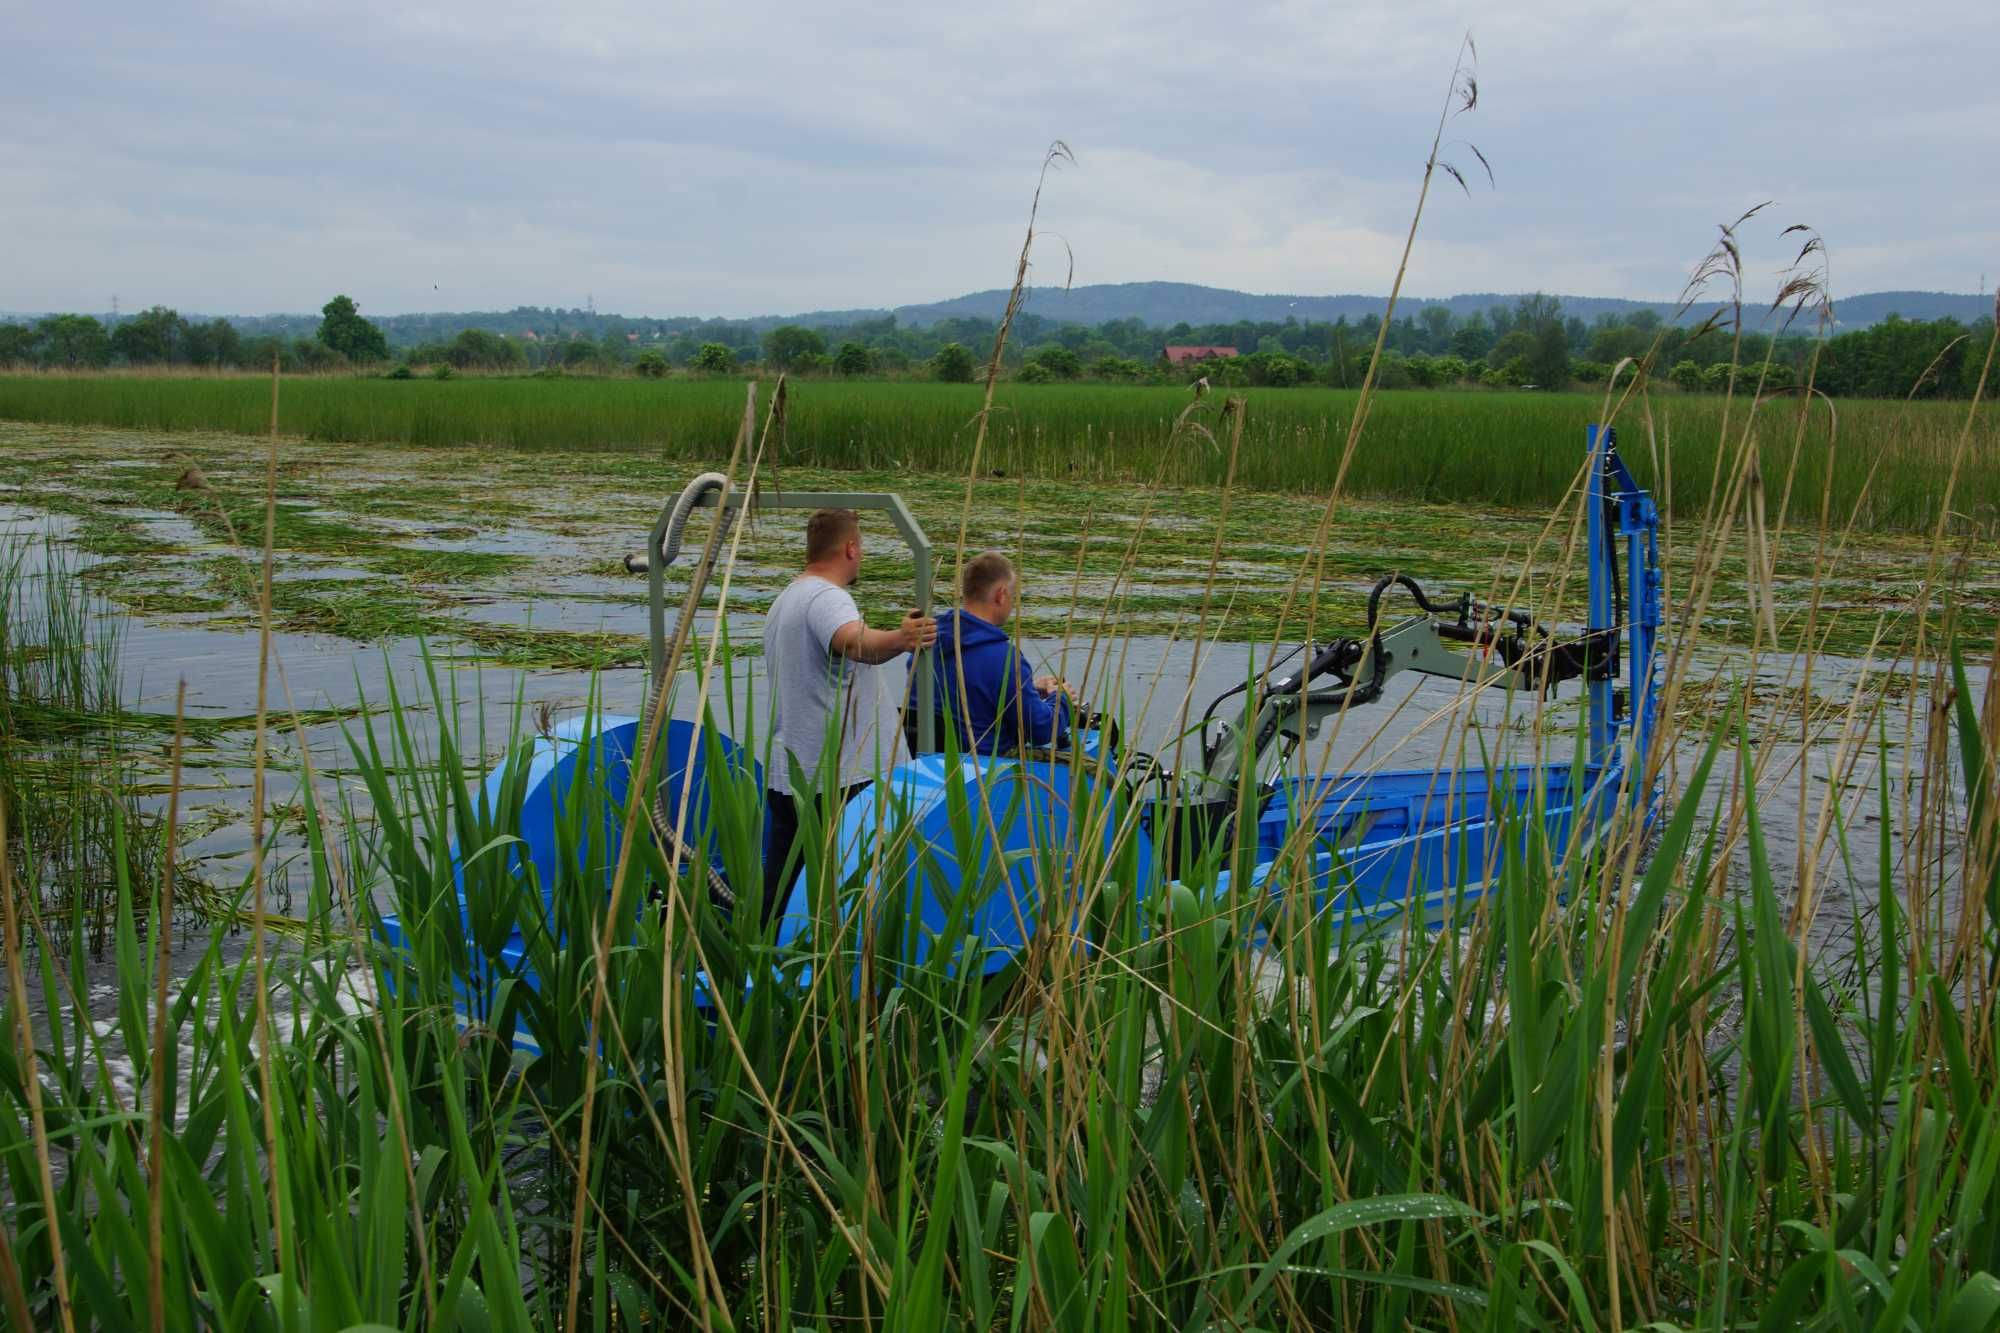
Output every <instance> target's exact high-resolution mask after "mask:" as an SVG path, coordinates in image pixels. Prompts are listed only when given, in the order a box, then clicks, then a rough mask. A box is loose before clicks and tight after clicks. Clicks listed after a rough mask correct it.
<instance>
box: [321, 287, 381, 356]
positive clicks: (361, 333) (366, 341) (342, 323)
mask: <svg viewBox="0 0 2000 1333" xmlns="http://www.w3.org/2000/svg"><path fill="white" fill-rule="evenodd" d="M320 314H321V315H322V316H324V318H322V319H321V320H320V322H319V335H318V338H319V341H320V342H321V343H323V344H325V345H326V346H327V347H329V348H331V349H332V350H334V351H335V352H338V353H339V354H340V355H341V356H343V357H345V358H346V359H347V360H349V361H352V362H355V363H357V364H365V363H367V362H372V361H387V360H388V359H389V340H388V339H387V338H385V337H383V336H382V330H381V329H379V328H377V327H375V325H373V324H371V323H369V322H368V321H367V320H365V319H363V318H362V317H361V310H360V307H358V306H356V305H355V304H354V300H353V298H352V297H348V296H336V297H334V298H333V299H332V300H331V301H328V302H327V303H326V304H325V305H324V306H322V307H320Z"/></svg>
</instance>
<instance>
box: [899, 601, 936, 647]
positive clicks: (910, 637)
mask: <svg viewBox="0 0 2000 1333" xmlns="http://www.w3.org/2000/svg"><path fill="white" fill-rule="evenodd" d="M896 633H898V634H899V635H901V636H902V640H903V651H904V652H906V653H914V652H916V651H918V650H919V649H922V648H928V647H930V646H931V645H932V644H934V643H936V642H937V621H935V620H932V619H931V618H930V617H929V616H927V615H925V614H924V613H923V612H921V611H911V612H910V613H909V614H908V615H906V616H904V617H903V623H902V624H901V625H898V626H897V627H896Z"/></svg>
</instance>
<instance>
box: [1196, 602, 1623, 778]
mask: <svg viewBox="0 0 2000 1333" xmlns="http://www.w3.org/2000/svg"><path fill="white" fill-rule="evenodd" d="M1398 587H1400V588H1402V589H1405V590H1407V591H1408V593H1409V594H1410V597H1411V598H1412V600H1414V601H1415V602H1416V604H1417V608H1418V614H1416V615H1413V616H1409V617H1407V618H1405V619H1403V620H1399V621H1396V622H1395V623H1393V624H1389V625H1386V626H1385V625H1383V624H1382V623H1381V620H1380V615H1381V608H1382V599H1383V595H1384V594H1385V593H1388V592H1390V591H1392V590H1393V589H1395V588H1398ZM1368 623H1369V626H1370V631H1369V633H1368V634H1366V635H1364V636H1362V637H1359V638H1342V639H1335V640H1334V641H1333V642H1331V643H1329V644H1326V645H1325V646H1323V647H1320V648H1318V649H1317V651H1315V652H1313V653H1312V654H1311V656H1310V657H1309V658H1308V660H1307V663H1306V665H1305V666H1304V668H1302V669H1301V670H1299V671H1298V672H1296V673H1293V674H1290V675H1286V676H1281V677H1278V678H1277V679H1274V680H1271V681H1270V682H1269V683H1268V684H1267V685H1266V686H1265V687H1264V689H1263V691H1262V693H1261V694H1260V695H1259V696H1258V702H1257V707H1256V709H1255V710H1254V711H1252V712H1250V713H1249V717H1248V720H1247V723H1246V722H1245V720H1244V719H1243V718H1242V717H1241V715H1239V716H1237V717H1234V718H1232V717H1226V716H1225V717H1222V718H1220V719H1219V720H1218V719H1217V717H1216V714H1217V711H1218V709H1219V708H1220V706H1221V705H1222V704H1223V703H1224V701H1225V700H1227V699H1229V698H1231V697H1234V696H1235V695H1237V694H1240V693H1242V688H1239V689H1237V690H1232V691H1230V692H1228V693H1226V694H1224V695H1222V696H1220V697H1219V698H1217V699H1216V701H1215V702H1214V703H1213V704H1211V705H1210V706H1209V710H1208V715H1207V716H1206V717H1204V719H1203V727H1202V771H1201V773H1200V774H1199V775H1198V776H1197V775H1192V774H1191V775H1188V777H1189V778H1191V779H1192V780H1193V783H1194V785H1195V786H1196V788H1197V789H1196V790H1195V791H1194V792H1191V793H1190V794H1191V795H1193V796H1194V798H1195V799H1196V800H1204V801H1210V800H1226V799H1228V798H1229V797H1230V795H1231V794H1232V793H1233V792H1234V791H1235V789H1236V785H1237V783H1238V781H1239V780H1240V779H1241V777H1242V772H1243V767H1244V765H1245V764H1246V763H1248V764H1250V765H1253V766H1254V772H1255V777H1256V779H1257V780H1258V781H1260V782H1261V781H1263V780H1264V779H1266V778H1267V777H1268V776H1269V774H1268V772H1267V770H1269V769H1271V768H1272V767H1274V766H1275V763H1276V761H1277V760H1278V759H1279V758H1280V757H1282V755H1283V754H1285V753H1288V752H1289V751H1290V750H1291V749H1293V748H1294V747H1296V746H1298V745H1299V744H1301V743H1302V742H1304V741H1306V740H1308V739H1310V738H1312V737H1315V736H1317V735H1318V734H1319V731H1320V727H1321V726H1322V724H1323V723H1324V722H1325V721H1326V719H1327V718H1329V717H1331V716H1334V715H1336V714H1338V713H1340V712H1341V711H1342V710H1344V709H1348V708H1353V707H1357V706H1359V705H1363V704H1370V703H1373V702H1375V701H1376V700H1377V699H1379V698H1381V697H1382V690H1383V687H1384V686H1385V685H1386V684H1387V683H1388V682H1389V679H1390V678H1391V677H1392V676H1396V675H1398V674H1400V673H1402V672H1405V671H1414V672H1417V673H1418V674H1419V675H1425V676H1438V677H1441V678H1443V679H1446V680H1454V681H1463V682H1466V683H1467V684H1470V685H1472V686H1473V687H1475V688H1486V687H1489V686H1498V687H1500V688H1502V689H1508V690H1522V691H1530V690H1531V691H1534V692H1535V693H1537V694H1546V693H1547V692H1548V691H1549V690H1550V689H1552V688H1553V687H1554V686H1556V685H1558V684H1560V683H1561V682H1563V681H1566V680H1576V679H1578V678H1580V677H1590V678H1593V679H1594V678H1597V677H1598V676H1604V677H1608V676H1610V675H1613V674H1615V673H1616V670H1617V651H1618V649H1617V637H1616V635H1615V634H1612V633H1610V632H1608V631H1601V630H1599V631H1586V632H1584V633H1583V634H1582V635H1580V636H1578V637H1576V638H1573V639H1567V640H1560V641H1559V640H1557V639H1555V638H1553V637H1552V636H1551V635H1550V634H1549V632H1548V631H1547V630H1546V629H1543V628H1542V627H1541V626H1539V625H1537V624H1536V623H1535V622H1534V620H1533V618H1532V617H1531V616H1529V615H1528V614H1527V613H1526V612H1524V611H1516V610H1510V609H1506V608H1499V607H1491V606H1487V605H1486V604H1484V603H1482V602H1478V601H1475V600H1474V599H1473V598H1472V597H1471V596H1470V595H1469V594H1468V595H1465V596H1461V597H1459V598H1457V599H1456V600H1455V601H1451V602H1447V603H1444V604H1439V603H1436V602H1433V601H1432V600H1431V599H1430V598H1429V597H1428V596H1427V595H1426V594H1425V592H1424V589H1423V587H1422V585H1420V584H1419V583H1417V582H1416V580H1414V579H1412V578H1410V577H1408V576H1407V575H1402V574H1394V575H1390V576H1388V577H1386V578H1384V579H1382V580H1381V581H1380V582H1378V583H1377V584H1376V585H1375V587H1374V590H1373V591H1372V592H1371V593H1370V594H1369V597H1368ZM1246 711H1247V710H1246ZM1211 724H1213V725H1211ZM1246 742H1247V743H1246Z"/></svg>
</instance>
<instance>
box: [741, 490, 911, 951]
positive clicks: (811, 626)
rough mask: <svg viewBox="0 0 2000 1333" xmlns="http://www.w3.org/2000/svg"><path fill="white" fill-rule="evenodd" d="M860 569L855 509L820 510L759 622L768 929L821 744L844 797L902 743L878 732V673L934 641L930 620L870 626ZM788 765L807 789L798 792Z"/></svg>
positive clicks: (890, 730)
mask: <svg viewBox="0 0 2000 1333" xmlns="http://www.w3.org/2000/svg"><path fill="white" fill-rule="evenodd" d="M860 572H861V522H860V519H859V518H858V517H857V516H856V514H855V512H854V511H853V510H851V509H821V510H818V511H816V512H815V513H814V514H813V516H812V517H811V518H809V519H807V520H806V567H805V571H804V572H803V573H801V574H800V575H799V577H798V578H796V579H794V580H792V582H791V583H790V585H788V586H787V587H786V588H785V590H784V591H783V592H780V593H779V594H778V596H777V600H775V601H773V602H772V603H771V609H770V611H769V613H768V614H767V615H766V616H765V619H764V675H765V680H766V682H767V685H768V688H769V689H770V692H771V740H772V744H771V751H770V765H769V767H768V768H767V769H766V770H765V773H764V785H765V788H766V791H765V793H764V794H765V799H766V800H767V801H768V802H769V804H770V810H771V821H770V836H769V841H768V843H767V844H766V846H765V849H764V911H763V919H764V921H765V922H766V923H769V922H770V920H771V919H772V918H773V917H775V916H776V915H777V913H778V910H779V905H780V903H781V901H782V898H781V895H782V892H783V890H784V889H785V888H786V887H788V886H789V885H790V884H791V881H792V879H793V877H794V875H795V873H796V867H791V868H789V869H788V867H787V862H788V861H789V860H790V858H791V852H792V846H793V844H794V843H795V842H796V841H797V840H798V830H799V812H798V805H797V801H798V800H800V799H811V798H812V797H813V796H815V795H816V794H817V793H818V792H819V791H821V790H822V789H823V788H825V787H826V785H827V784H826V783H825V782H823V781H822V780H821V769H822V767H823V765H824V764H825V763H826V762H828V759H827V756H826V753H825V751H826V746H827V745H828V743H829V742H834V751H833V756H832V759H831V762H832V763H833V764H834V766H835V768H834V784H835V786H836V788H837V790H838V791H839V792H840V795H841V798H842V799H843V800H844V799H845V798H846V797H847V796H848V795H851V794H852V793H853V791H854V789H855V788H857V787H859V786H861V785H863V784H865V783H866V782H867V781H868V780H869V779H870V778H871V777H873V776H874V774H875V771H876V768H877V766H878V765H879V764H880V763H881V762H883V761H884V760H885V759H886V758H888V756H885V755H877V754H876V753H875V751H876V749H877V748H878V746H880V745H889V746H893V745H894V744H896V742H897V741H898V739H899V736H898V734H897V729H896V728H894V727H893V726H892V727H887V728H882V727H878V726H877V725H876V717H877V713H878V711H879V702H878V698H877V692H876V690H875V688H874V686H875V682H874V680H873V671H874V668H875V667H877V666H880V665H881V664H882V663H884V662H889V661H893V660H894V659H896V658H898V657H901V656H902V655H903V654H904V653H908V652H914V651H915V650H917V649H919V648H928V647H929V646H930V645H931V644H932V643H934V642H936V640H937V624H936V622H935V621H933V620H931V619H930V618H929V617H928V616H924V615H920V614H918V613H917V612H915V611H912V612H910V613H909V615H908V616H906V617H905V618H904V620H903V623H902V624H900V625H898V626H897V627H896V628H895V629H892V630H883V629H869V628H868V625H867V622H865V621H863V620H862V618H861V609H860V608H859V607H858V606H856V605H855V603H854V597H853V595H852V594H850V593H849V592H848V591H847V589H848V586H849V585H850V584H852V583H853V582H854V580H855V578H856V576H857V575H859V574H860ZM899 693H900V692H899ZM836 728H838V732H839V735H838V739H837V740H836V739H835V734H834V733H835V729H836ZM794 768H796V769H797V770H798V773H799V776H800V779H801V780H802V781H803V782H804V783H805V784H806V785H805V786H804V787H803V788H801V789H799V790H797V791H794V789H793V782H792V772H793V769H794ZM833 813H834V812H832V811H829V812H828V814H829V816H831V815H832V814H833Z"/></svg>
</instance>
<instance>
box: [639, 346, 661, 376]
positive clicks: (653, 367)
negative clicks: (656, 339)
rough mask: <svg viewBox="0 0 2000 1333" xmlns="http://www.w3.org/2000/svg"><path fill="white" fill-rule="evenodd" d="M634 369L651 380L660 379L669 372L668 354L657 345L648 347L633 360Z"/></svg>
mask: <svg viewBox="0 0 2000 1333" xmlns="http://www.w3.org/2000/svg"><path fill="white" fill-rule="evenodd" d="M632 369H633V370H635V371H637V372H638V373H639V374H641V375H643V376H644V377H646V378H647V379H649V380H656V379H659V378H660V377H661V376H663V375H665V374H666V373H667V358H666V354H665V353H664V352H662V351H660V349H659V348H657V347H648V348H647V349H646V350H645V351H643V352H641V353H639V356H638V359H636V360H635V361H633V362H632Z"/></svg>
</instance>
